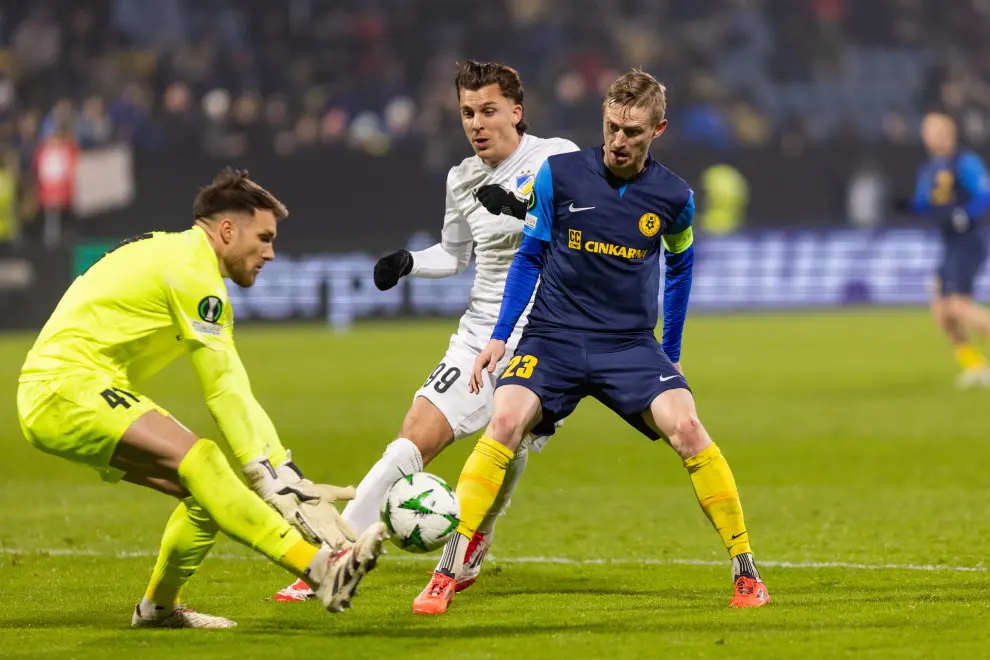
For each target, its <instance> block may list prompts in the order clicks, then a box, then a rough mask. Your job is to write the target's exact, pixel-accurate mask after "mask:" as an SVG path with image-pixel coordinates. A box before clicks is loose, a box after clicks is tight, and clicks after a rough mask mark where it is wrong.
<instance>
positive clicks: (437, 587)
mask: <svg viewBox="0 0 990 660" xmlns="http://www.w3.org/2000/svg"><path fill="white" fill-rule="evenodd" d="M456 588H457V581H456V580H455V579H454V578H452V577H450V576H449V575H444V574H443V573H439V572H438V573H434V574H433V577H432V578H430V583H429V584H428V585H426V588H425V589H423V591H422V592H421V593H420V594H419V595H418V596H416V600H414V601H413V604H412V610H413V612H415V613H416V614H443V613H444V612H446V611H447V606H448V605H450V601H452V600H454V590H455V589H456Z"/></svg>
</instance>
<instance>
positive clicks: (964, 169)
mask: <svg viewBox="0 0 990 660" xmlns="http://www.w3.org/2000/svg"><path fill="white" fill-rule="evenodd" d="M958 176H959V183H961V184H962V186H963V188H965V189H966V192H968V193H969V196H970V200H969V203H968V204H966V214H967V215H969V217H971V218H978V217H980V216H981V215H983V214H984V213H985V212H986V211H987V210H990V174H988V173H987V168H986V165H984V164H983V160H982V159H981V158H980V157H979V156H977V155H976V154H974V153H967V154H966V155H964V156H963V157H962V158H960V159H959V172H958Z"/></svg>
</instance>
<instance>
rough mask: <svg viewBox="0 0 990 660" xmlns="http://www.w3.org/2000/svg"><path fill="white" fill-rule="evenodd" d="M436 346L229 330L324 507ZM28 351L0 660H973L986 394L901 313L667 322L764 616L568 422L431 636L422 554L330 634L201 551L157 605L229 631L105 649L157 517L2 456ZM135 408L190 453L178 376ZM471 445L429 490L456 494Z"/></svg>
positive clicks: (636, 472)
mask: <svg viewBox="0 0 990 660" xmlns="http://www.w3.org/2000/svg"><path fill="white" fill-rule="evenodd" d="M454 327H455V323H454V322H453V321H446V322H437V321H425V322H417V323H412V324H404V325H399V324H397V323H392V324H369V325H361V326H358V327H357V328H355V330H354V331H353V332H351V333H348V334H344V335H338V334H333V333H331V332H329V331H328V330H327V329H326V328H324V327H316V326H300V327H293V328H289V327H284V326H283V327H265V328H259V327H254V328H250V327H245V328H242V329H241V330H239V332H238V342H239V345H240V348H241V352H242V355H243V358H244V361H245V363H246V365H247V368H248V372H249V373H250V374H251V376H252V379H253V383H254V388H255V392H256V394H257V395H258V397H259V399H260V400H261V401H262V403H263V404H264V405H265V406H266V407H267V409H268V410H269V412H270V413H271V415H272V417H273V418H274V420H275V422H276V425H277V427H278V428H279V429H280V432H281V435H282V438H283V441H284V442H285V443H286V445H287V446H289V447H290V448H292V449H293V451H294V454H295V457H296V459H297V461H298V463H299V464H300V465H301V466H302V467H303V469H304V470H306V471H307V472H308V475H309V476H311V477H313V478H315V479H318V480H326V481H329V482H332V483H338V484H346V483H356V482H357V481H358V480H359V479H360V477H361V476H362V474H363V473H364V471H365V470H366V469H367V468H368V467H369V466H370V465H371V464H372V463H373V462H374V461H375V460H376V459H377V457H378V456H379V455H380V454H381V451H382V449H383V448H384V446H385V445H386V444H387V443H388V442H389V441H390V440H391V439H393V438H394V436H395V433H396V432H397V431H398V427H399V423H400V422H401V419H402V415H403V413H404V412H405V410H406V408H407V407H408V404H409V403H410V401H411V398H412V394H413V392H414V391H415V389H416V388H417V387H418V386H419V384H420V383H421V382H422V381H423V380H424V379H425V378H426V377H427V375H429V373H430V371H431V370H432V368H433V367H434V366H435V364H436V363H437V362H438V361H439V359H440V357H441V356H442V354H443V352H444V350H445V348H446V345H447V340H448V337H449V335H450V333H451V332H452V331H453V329H454ZM30 341H31V338H30V337H26V336H6V337H4V338H2V339H0V369H2V373H4V374H6V377H5V378H3V379H2V381H0V402H2V403H0V447H2V449H3V454H2V455H3V460H2V461H0V657H4V658H16V657H31V658H37V657H73V658H87V657H92V658H104V657H110V656H120V657H124V656H137V655H138V654H140V657H142V658H183V657H218V658H219V657H230V658H248V657H266V658H272V657H306V658H311V657H334V658H347V659H350V658H364V657H367V658H380V657H383V656H385V657H402V658H410V659H411V658H431V659H432V658H495V657H515V658H527V659H528V658H558V657H565V658H592V657H610V658H625V657H630V658H645V657H661V656H672V657H726V658H728V657H732V658H738V657H759V658H774V657H780V658H793V657H835V656H846V655H848V656H855V657H874V658H887V657H946V658H947V657H980V656H984V655H985V654H986V653H987V651H986V649H987V648H988V644H990V575H988V573H987V569H986V565H985V563H984V562H985V561H986V559H987V553H988V547H990V515H988V513H990V506H988V504H990V496H988V494H990V412H988V411H990V391H973V392H956V391H954V390H953V388H952V377H953V375H954V365H953V363H952V359H951V356H950V353H949V350H948V348H947V347H946V345H945V344H944V343H943V341H942V339H941V337H940V336H939V335H938V334H937V332H936V331H935V329H934V327H933V326H932V325H931V323H930V321H929V320H928V318H927V316H926V315H925V314H924V313H923V312H922V311H920V310H892V311H865V312H848V313H841V314H840V313H834V314H833V313H823V314H815V315H768V316H758V317H746V316H738V317H716V316H697V317H693V318H692V319H690V320H689V322H688V327H687V332H686V337H685V348H684V366H685V369H686V371H687V375H688V378H689V379H690V381H691V383H692V386H693V388H694V390H695V393H696V396H697V400H698V405H699V412H700V415H701V418H702V421H703V422H704V423H705V424H706V425H707V427H708V429H709V431H710V432H711V434H712V436H713V437H714V438H715V439H716V441H717V442H718V443H719V445H720V446H721V447H722V450H723V452H724V453H725V455H726V456H727V458H728V460H729V462H730V464H731V465H732V468H733V470H734V472H735V475H736V480H737V482H738V484H739V487H740V490H741V493H742V497H743V506H744V507H745V511H746V516H747V523H748V527H749V529H750V532H751V537H752V539H753V543H754V549H755V551H756V555H757V559H758V560H762V562H763V570H764V577H765V579H766V581H767V583H768V585H769V587H770V590H771V593H772V595H773V597H774V602H773V603H772V604H771V605H770V606H769V607H766V608H763V609H762V610H759V611H731V610H730V609H729V608H728V607H727V602H728V599H729V596H730V584H729V568H728V562H727V561H726V559H725V553H724V550H723V549H722V547H721V544H720V543H719V541H718V538H717V536H716V535H715V533H714V532H713V531H712V530H711V528H710V527H709V525H708V523H707V521H706V520H705V518H704V516H703V515H702V513H701V511H700V509H699V507H698V504H697V502H696V501H695V499H694V495H693V493H692V491H691V488H690V485H689V483H688V479H687V476H686V475H685V473H684V470H683V468H682V467H681V465H680V462H679V461H678V459H677V457H676V456H675V454H674V453H673V452H672V451H671V450H670V449H669V448H667V447H665V446H663V445H662V444H652V443H650V442H648V441H647V440H645V439H644V438H642V437H640V436H638V435H637V433H636V432H635V431H633V430H632V429H630V428H628V427H626V426H625V425H624V423H623V422H622V421H621V420H619V419H617V418H615V417H613V416H612V415H611V413H609V412H608V411H607V410H606V409H605V408H604V407H603V406H601V405H600V404H598V403H597V402H595V401H593V400H587V401H585V402H584V403H582V405H581V406H580V407H579V408H578V411H577V412H576V413H575V414H574V415H573V416H572V418H571V419H569V420H568V421H567V423H566V425H565V426H564V428H563V429H562V430H561V432H560V433H559V434H558V436H557V437H556V438H555V439H554V440H553V441H552V442H551V443H550V445H549V446H548V447H547V449H546V450H545V451H544V452H543V453H542V454H539V455H534V456H532V457H531V459H530V463H529V469H528V472H527V474H526V476H525V477H524V480H523V482H522V485H521V487H520V489H519V491H518V494H517V496H516V498H515V500H514V502H513V506H512V509H511V511H510V512H509V514H508V515H507V516H506V517H505V518H503V519H502V520H501V521H500V523H499V527H498V532H497V535H496V544H495V547H494V550H493V554H494V558H495V561H494V562H493V563H491V564H489V565H488V566H487V567H486V570H485V572H484V573H482V579H481V580H479V582H478V584H477V585H475V586H474V587H472V588H471V589H470V590H469V591H467V592H465V593H463V594H461V595H459V596H458V597H457V598H456V599H455V601H454V603H453V604H452V606H451V609H450V611H449V613H448V614H447V615H446V616H444V617H440V618H420V617H416V616H415V615H413V614H412V613H411V611H410V602H411V600H412V598H413V597H415V595H416V594H417V593H418V592H419V590H420V589H421V588H422V587H423V585H424V584H425V582H426V580H427V578H428V576H427V571H429V570H430V568H431V561H432V560H435V558H436V555H430V556H429V557H427V558H426V559H425V560H424V559H422V558H420V559H418V560H417V559H416V558H414V557H413V556H411V555H404V554H403V553H401V552H400V551H398V550H396V549H393V550H392V551H391V552H390V553H389V554H388V555H387V556H386V557H385V558H384V560H383V562H382V564H381V568H380V570H379V571H376V572H375V573H373V574H372V575H371V576H370V577H369V578H368V580H367V581H366V582H365V584H364V585H363V586H362V590H361V593H360V595H359V597H358V598H357V600H356V601H355V607H354V609H353V610H352V611H350V612H347V613H345V614H343V615H336V616H331V615H329V614H327V613H325V612H324V611H322V609H321V608H320V607H319V606H318V605H317V604H316V603H312V602H311V603H305V604H297V605H277V604H275V603H273V602H272V601H271V600H270V597H271V595H272V593H273V592H274V591H275V590H276V589H278V588H279V587H281V586H283V585H284V584H286V582H287V577H286V576H285V575H284V574H281V572H280V571H279V569H277V568H275V567H273V566H270V565H268V564H267V563H265V562H264V561H262V560H260V559H256V558H254V557H253V556H251V554H250V553H249V552H248V551H246V550H245V549H243V548H241V547H239V546H237V545H236V544H235V543H233V542H231V541H228V540H226V539H223V540H221V541H220V543H219V544H218V545H217V548H216V551H215V556H214V557H211V558H210V559H209V560H207V562H206V564H205V565H204V566H203V568H202V570H201V572H200V574H199V575H198V576H197V578H196V579H195V580H194V581H193V582H192V584H191V585H190V587H189V588H188V589H187V591H186V592H185V596H184V599H185V601H186V602H187V603H188V604H189V605H191V606H193V607H195V608H197V609H199V610H201V611H204V612H210V613H216V614H222V615H224V616H228V617H231V618H233V619H235V620H237V621H238V622H239V623H240V626H239V627H238V628H237V629H235V630H233V631H229V632H228V631H133V630H131V629H130V628H129V622H130V615H131V609H132V608H133V606H134V603H135V602H136V601H137V600H138V599H139V598H140V596H141V594H142V592H143V589H144V586H145V582H146V579H147V577H148V574H149V572H150V570H151V566H152V564H153V561H154V560H153V554H154V551H155V548H156V546H157V542H158V538H159V534H160V532H161V529H162V527H163V526H164V523H165V521H166V519H167V517H168V514H169V511H170V509H171V506H172V505H171V502H169V501H167V499H166V498H165V497H163V496H159V495H157V494H154V493H151V492H144V491H141V490H140V489H138V488H136V487H133V486H129V485H124V484H122V485H119V486H109V485H105V484H102V483H100V482H99V480H98V478H97V476H96V474H95V473H93V472H91V471H89V470H87V469H84V468H81V467H77V466H73V465H70V464H68V463H64V462H62V461H59V460H57V459H55V458H52V457H49V456H46V455H43V454H41V453H40V452H38V451H36V450H34V449H32V448H31V447H30V446H29V445H28V444H27V443H26V442H25V441H24V440H23V439H22V438H21V436H20V431H19V428H18V425H17V420H16V414H15V409H14V390H15V387H16V374H17V370H18V368H19V366H20V363H21V361H22V359H23V356H24V353H25V351H26V350H27V348H28V346H29V344H30ZM143 393H145V394H147V395H149V396H152V397H154V398H155V399H156V400H157V401H158V402H159V403H160V404H162V405H163V406H165V407H166V408H168V409H169V410H170V411H171V412H172V413H173V414H175V415H176V416H177V417H178V418H179V419H180V420H182V421H183V422H184V423H185V424H186V425H188V426H190V427H191V428H193V429H196V430H198V432H200V433H201V434H203V435H207V436H212V437H216V436H217V431H216V428H215V426H214V425H213V423H212V421H211V420H210V419H209V416H208V413H207V411H206V409H205V406H204V405H203V403H202V400H201V397H200V394H199V390H198V387H197V385H196V384H195V379H194V377H193V375H192V372H191V370H190V369H189V367H188V366H187V365H186V364H184V363H183V364H177V365H176V366H173V367H170V368H169V369H167V370H166V371H165V372H163V373H162V374H161V375H160V376H158V377H157V378H156V379H154V380H152V381H151V382H150V383H148V384H147V385H146V386H145V387H144V388H143ZM471 445H472V443H471V442H462V443H459V444H457V445H455V446H454V447H452V448H451V449H450V450H449V451H448V452H447V453H446V454H445V455H444V456H442V457H441V458H440V459H439V460H437V461H436V462H435V463H434V464H432V465H431V466H430V467H429V468H428V469H429V470H430V471H432V472H435V473H437V474H439V475H440V476H442V477H444V478H446V479H448V480H450V481H452V482H453V481H455V480H456V478H457V474H458V472H459V469H460V466H461V465H462V463H463V461H464V459H465V457H466V456H467V454H468V452H469V451H470V449H471ZM926 567H927V569H926ZM932 567H935V569H934V570H931V569H932ZM964 569H968V570H964Z"/></svg>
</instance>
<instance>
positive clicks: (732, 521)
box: [684, 443, 753, 563]
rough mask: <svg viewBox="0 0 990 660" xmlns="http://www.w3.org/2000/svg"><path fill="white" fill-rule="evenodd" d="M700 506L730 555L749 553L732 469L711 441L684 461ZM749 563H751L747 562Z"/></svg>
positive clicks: (744, 524) (747, 538)
mask: <svg viewBox="0 0 990 660" xmlns="http://www.w3.org/2000/svg"><path fill="white" fill-rule="evenodd" d="M684 467H686V468H687V471H688V475H690V477H691V485H692V486H694V492H695V494H696V495H697V496H698V502H699V503H700V504H701V509H702V510H703V511H704V512H705V515H706V516H708V519H709V520H710V521H711V522H712V525H714V526H715V529H716V530H717V531H718V535H719V536H720V537H721V538H722V543H724V544H725V548H726V550H728V551H729V557H731V558H733V559H734V558H735V557H737V556H739V555H743V554H752V552H753V551H752V550H751V549H750V547H749V534H748V533H747V532H746V523H745V521H744V520H743V511H742V504H740V502H739V491H738V490H737V489H736V481H735V479H733V478H732V470H730V469H729V464H728V463H727V462H726V461H725V457H724V456H722V452H721V451H720V450H719V448H718V446H716V445H715V444H714V443H712V444H711V445H709V446H708V447H707V448H706V449H704V450H702V451H701V452H699V453H697V454H695V455H694V456H692V457H691V458H688V459H686V460H685V461H684ZM750 563H752V562H750Z"/></svg>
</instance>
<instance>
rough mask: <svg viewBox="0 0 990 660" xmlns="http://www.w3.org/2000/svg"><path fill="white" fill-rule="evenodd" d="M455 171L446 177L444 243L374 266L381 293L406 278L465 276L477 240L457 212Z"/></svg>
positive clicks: (392, 256)
mask: <svg viewBox="0 0 990 660" xmlns="http://www.w3.org/2000/svg"><path fill="white" fill-rule="evenodd" d="M455 170H456V168H455V169H454V170H451V171H450V173H449V174H448V175H447V198H446V202H445V208H444V214H443V230H442V232H441V240H440V242H439V243H437V244H436V245H433V246H431V247H428V248H426V249H425V250H419V251H418V252H410V251H408V250H398V251H396V252H393V253H392V254H389V255H387V256H384V257H382V258H381V259H379V260H378V263H376V264H375V286H376V287H378V290H379V291H387V290H388V289H391V288H392V287H394V286H395V285H396V284H398V283H399V280H400V279H402V278H403V277H406V276H407V275H408V276H410V277H425V278H428V279H440V278H442V277H450V276H451V275H457V274H458V273H462V272H464V270H465V269H466V268H467V267H468V264H470V263H471V252H472V250H473V248H474V238H473V236H472V234H471V226H470V224H468V222H467V220H466V219H465V218H464V216H463V215H461V212H460V210H459V209H458V208H457V198H456V196H455V195H454V191H453V184H454V180H455V178H456V171H455Z"/></svg>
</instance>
